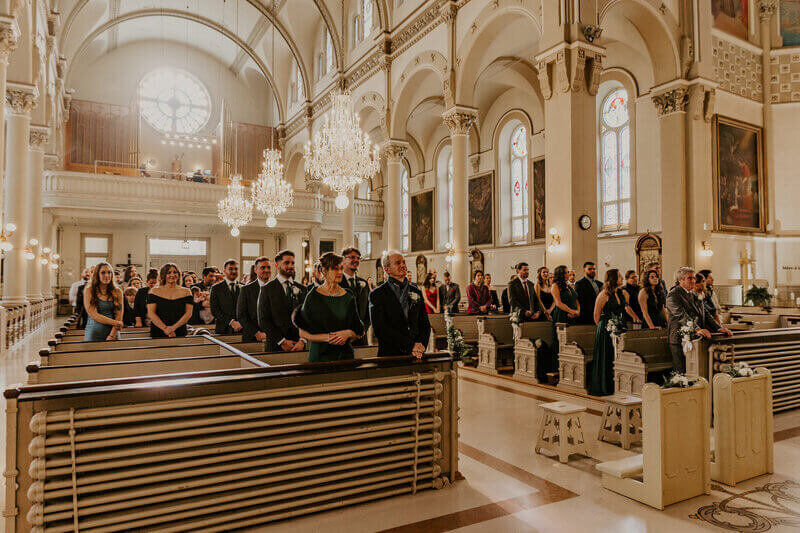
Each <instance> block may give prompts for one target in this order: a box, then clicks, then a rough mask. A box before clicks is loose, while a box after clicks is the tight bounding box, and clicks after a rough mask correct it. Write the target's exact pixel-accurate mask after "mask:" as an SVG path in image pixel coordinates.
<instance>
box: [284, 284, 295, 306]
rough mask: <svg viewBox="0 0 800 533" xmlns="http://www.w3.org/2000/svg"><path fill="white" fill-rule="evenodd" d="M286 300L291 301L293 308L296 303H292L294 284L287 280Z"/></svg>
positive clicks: (290, 304)
mask: <svg viewBox="0 0 800 533" xmlns="http://www.w3.org/2000/svg"><path fill="white" fill-rule="evenodd" d="M286 298H287V299H288V300H289V306H290V307H291V306H292V305H293V304H294V302H293V301H292V282H291V281H290V280H286Z"/></svg>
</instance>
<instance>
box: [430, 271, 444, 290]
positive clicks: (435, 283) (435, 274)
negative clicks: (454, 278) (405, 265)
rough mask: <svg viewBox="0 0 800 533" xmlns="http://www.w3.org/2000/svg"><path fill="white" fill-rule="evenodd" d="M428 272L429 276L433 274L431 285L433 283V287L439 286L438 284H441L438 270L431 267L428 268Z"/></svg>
mask: <svg viewBox="0 0 800 533" xmlns="http://www.w3.org/2000/svg"><path fill="white" fill-rule="evenodd" d="M428 273H429V274H430V275H431V276H433V285H434V287H437V288H438V287H439V285H441V283H439V280H438V278H439V272H438V271H437V270H436V269H435V268H432V269H430V270H429V271H428Z"/></svg>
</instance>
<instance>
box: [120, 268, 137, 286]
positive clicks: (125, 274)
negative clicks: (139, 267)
mask: <svg viewBox="0 0 800 533" xmlns="http://www.w3.org/2000/svg"><path fill="white" fill-rule="evenodd" d="M138 275H139V274H138V272H136V267H135V266H133V265H129V266H126V267H125V270H123V271H122V283H124V284H125V285H128V284H130V282H131V280H132V279H133V278H134V277H136V276H138Z"/></svg>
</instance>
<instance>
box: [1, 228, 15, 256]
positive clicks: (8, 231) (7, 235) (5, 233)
mask: <svg viewBox="0 0 800 533" xmlns="http://www.w3.org/2000/svg"><path fill="white" fill-rule="evenodd" d="M15 231H17V226H16V224H12V223H11V222H9V223H7V224H6V225H5V227H4V228H3V230H2V231H0V251H2V252H10V251H11V250H13V249H14V245H13V244H12V242H11V237H13V236H14V232H15Z"/></svg>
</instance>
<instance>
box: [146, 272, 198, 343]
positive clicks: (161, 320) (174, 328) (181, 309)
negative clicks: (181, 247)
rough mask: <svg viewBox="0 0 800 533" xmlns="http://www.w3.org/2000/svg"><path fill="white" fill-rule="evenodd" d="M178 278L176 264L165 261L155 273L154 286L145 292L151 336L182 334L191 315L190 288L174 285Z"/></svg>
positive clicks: (176, 335)
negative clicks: (156, 284) (148, 291)
mask: <svg viewBox="0 0 800 533" xmlns="http://www.w3.org/2000/svg"><path fill="white" fill-rule="evenodd" d="M180 279H181V271H180V269H178V265H176V264H175V263H166V264H165V265H164V266H162V267H161V270H160V271H159V273H158V287H155V288H154V289H153V290H151V291H150V293H149V294H148V295H147V316H148V317H149V318H150V336H151V337H153V338H157V337H170V338H173V337H185V336H186V324H187V323H188V322H189V319H190V318H191V317H192V291H191V290H189V289H187V288H186V287H181V286H180V285H178V282H180Z"/></svg>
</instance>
